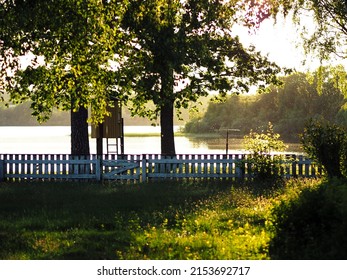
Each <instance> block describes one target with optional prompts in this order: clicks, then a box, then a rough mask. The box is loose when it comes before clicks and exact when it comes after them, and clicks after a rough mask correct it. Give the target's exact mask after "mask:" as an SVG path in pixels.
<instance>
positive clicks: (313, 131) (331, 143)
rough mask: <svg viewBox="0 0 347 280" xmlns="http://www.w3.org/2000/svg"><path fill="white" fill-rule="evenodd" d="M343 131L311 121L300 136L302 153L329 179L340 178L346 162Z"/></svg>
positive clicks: (344, 132)
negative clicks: (323, 170)
mask: <svg viewBox="0 0 347 280" xmlns="http://www.w3.org/2000/svg"><path fill="white" fill-rule="evenodd" d="M346 137H347V134H346V131H345V129H343V128H341V127H339V126H337V125H334V124H330V123H328V122H321V121H319V120H311V121H310V122H309V123H308V124H307V126H306V127H305V129H304V132H303V134H302V135H301V142H302V144H303V149H304V151H305V152H306V153H307V154H308V155H309V156H310V157H311V158H312V159H314V160H316V161H317V162H318V163H319V164H320V165H321V166H323V167H324V169H325V171H326V172H327V175H328V176H329V177H342V172H343V171H345V170H344V169H345V162H346V149H347V142H346Z"/></svg>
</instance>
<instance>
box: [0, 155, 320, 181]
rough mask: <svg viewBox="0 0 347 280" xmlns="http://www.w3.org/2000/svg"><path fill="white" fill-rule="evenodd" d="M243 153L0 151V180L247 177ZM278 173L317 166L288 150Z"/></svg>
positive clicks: (315, 172) (314, 170)
mask: <svg viewBox="0 0 347 280" xmlns="http://www.w3.org/2000/svg"><path fill="white" fill-rule="evenodd" d="M248 158H249V155H247V154H229V155H222V154H217V155H216V154H202V155H197V154H185V155H176V156H170V157H168V156H161V155H148V154H145V155H103V156H102V157H99V156H96V155H90V156H71V155H60V154H51V155H36V154H0V181H20V180H95V181H101V180H118V181H124V182H129V181H137V182H146V181H149V180H157V179H177V180H178V179H183V178H206V179H208V178H251V177H252V173H251V171H250V170H251V169H250V164H249V163H247V159H248ZM280 172H281V175H282V176H283V177H286V178H290V177H316V176H320V175H321V170H320V169H319V167H318V166H317V165H316V164H315V163H314V162H312V161H311V160H310V159H308V158H306V157H305V156H303V155H295V154H288V155H285V160H284V162H283V166H282V168H281V171H280Z"/></svg>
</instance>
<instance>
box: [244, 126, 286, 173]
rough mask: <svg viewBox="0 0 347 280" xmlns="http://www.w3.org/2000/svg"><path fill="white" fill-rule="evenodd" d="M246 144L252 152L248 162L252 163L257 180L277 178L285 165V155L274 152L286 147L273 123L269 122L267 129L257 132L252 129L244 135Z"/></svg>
mask: <svg viewBox="0 0 347 280" xmlns="http://www.w3.org/2000/svg"><path fill="white" fill-rule="evenodd" d="M244 146H245V148H246V150H247V151H249V152H250V157H248V158H247V159H246V164H247V165H250V168H251V172H252V174H254V177H255V179H256V180H274V179H275V180H277V179H279V178H280V176H281V175H280V170H281V166H282V165H283V163H282V162H283V156H282V155H279V154H274V153H275V152H283V151H284V150H285V149H286V145H284V143H283V141H282V140H280V135H279V134H278V133H274V131H273V125H272V124H271V123H269V124H268V126H267V128H266V131H265V132H263V133H257V132H254V131H251V132H250V133H249V135H246V136H245V137H244Z"/></svg>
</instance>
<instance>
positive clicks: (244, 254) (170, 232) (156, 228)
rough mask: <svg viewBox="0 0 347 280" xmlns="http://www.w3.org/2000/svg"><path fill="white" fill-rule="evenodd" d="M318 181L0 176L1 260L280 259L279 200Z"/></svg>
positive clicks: (296, 195)
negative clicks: (276, 185)
mask: <svg viewBox="0 0 347 280" xmlns="http://www.w3.org/2000/svg"><path fill="white" fill-rule="evenodd" d="M321 185H322V183H320V182H319V181H315V180H301V181H294V180H291V181H289V182H288V183H286V185H285V187H283V188H280V189H277V190H266V189H265V190H264V187H260V186H259V185H254V184H245V183H243V184H241V183H235V182H228V181H206V182H181V183H178V182H173V181H171V182H170V181H169V182H168V181H165V182H156V183H151V184H138V185H134V184H129V185H116V184H112V183H104V184H97V183H83V182H80V183H63V182H61V183H52V182H30V183H1V184H0V259H270V258H271V257H272V253H271V252H272V251H274V252H275V253H274V256H275V257H277V258H281V256H279V255H278V253H277V252H276V250H275V249H276V248H277V247H280V246H282V245H281V243H280V242H279V241H278V240H280V241H281V240H282V239H283V238H282V239H280V238H277V237H279V236H281V233H280V232H278V230H277V229H276V227H275V226H276V225H277V224H276V223H277V220H279V218H278V217H279V216H280V215H279V210H278V209H279V208H280V207H282V208H280V209H283V208H284V207H283V205H282V204H281V202H282V201H287V202H288V201H297V200H298V198H299V197H300V194H301V193H302V192H303V190H305V189H310V190H315V189H317V188H319V187H317V186H321ZM346 197H347V196H346ZM286 206H287V207H288V203H287V204H286ZM286 211H287V210H286ZM276 215H277V216H276ZM282 216H283V215H282ZM274 218H276V219H277V220H274ZM282 218H283V217H282ZM276 230H277V231H276ZM275 237H276V238H277V239H278V240H277V239H276V238H275ZM274 240H275V241H276V242H277V243H276V242H274ZM276 246H277V247H276Z"/></svg>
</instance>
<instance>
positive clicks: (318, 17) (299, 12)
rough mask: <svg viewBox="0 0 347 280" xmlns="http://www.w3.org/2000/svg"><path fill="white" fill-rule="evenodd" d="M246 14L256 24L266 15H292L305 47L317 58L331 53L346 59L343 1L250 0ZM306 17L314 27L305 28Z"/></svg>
mask: <svg viewBox="0 0 347 280" xmlns="http://www.w3.org/2000/svg"><path fill="white" fill-rule="evenodd" d="M244 2H245V3H247V4H248V5H247V7H248V14H249V17H251V18H252V19H254V20H253V22H252V25H253V26H255V27H257V26H259V24H260V23H261V22H262V21H263V20H264V19H266V18H268V17H270V16H271V15H272V16H273V17H276V16H277V15H278V14H284V15H285V16H287V15H288V14H292V16H293V21H294V22H295V23H296V25H297V26H298V27H299V28H300V30H301V32H300V33H301V36H302V38H303V40H304V49H305V51H306V52H307V53H308V52H314V53H315V54H316V55H317V56H318V57H319V58H320V59H321V61H322V60H327V59H329V58H331V56H332V55H335V56H337V57H338V58H339V59H346V58H347V49H346V46H347V28H346V26H347V13H346V9H347V3H346V1H344V0H337V1H336V0H305V1H302V0H289V1H288V0H280V1H250V0H244ZM305 17H307V18H310V19H313V20H314V22H315V27H314V30H312V29H310V28H308V27H307V23H306V21H305Z"/></svg>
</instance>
